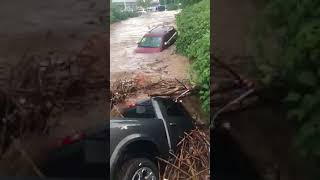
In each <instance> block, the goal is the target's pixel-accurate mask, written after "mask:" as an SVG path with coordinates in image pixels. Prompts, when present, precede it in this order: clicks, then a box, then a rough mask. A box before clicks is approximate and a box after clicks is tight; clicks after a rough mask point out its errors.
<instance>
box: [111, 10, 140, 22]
mask: <svg viewBox="0 0 320 180" xmlns="http://www.w3.org/2000/svg"><path fill="white" fill-rule="evenodd" d="M136 16H138V13H137V12H135V11H123V10H122V9H121V7H119V6H111V12H110V22H111V23H114V22H118V21H122V20H125V19H128V18H131V17H136Z"/></svg>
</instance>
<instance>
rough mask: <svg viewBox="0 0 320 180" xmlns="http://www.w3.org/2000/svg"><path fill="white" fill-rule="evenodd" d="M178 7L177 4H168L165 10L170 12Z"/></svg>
mask: <svg viewBox="0 0 320 180" xmlns="http://www.w3.org/2000/svg"><path fill="white" fill-rule="evenodd" d="M178 8H179V6H178V5H177V4H168V5H167V10H168V11H172V10H177V9H178Z"/></svg>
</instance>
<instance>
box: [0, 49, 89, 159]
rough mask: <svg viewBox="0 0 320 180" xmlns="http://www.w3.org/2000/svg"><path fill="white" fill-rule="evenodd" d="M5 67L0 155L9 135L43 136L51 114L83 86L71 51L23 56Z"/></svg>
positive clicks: (0, 95) (1, 89) (0, 104)
mask: <svg viewBox="0 0 320 180" xmlns="http://www.w3.org/2000/svg"><path fill="white" fill-rule="evenodd" d="M5 68H6V69H7V70H6V72H9V73H6V74H5V73H3V74H0V75H1V76H3V77H4V76H5V77H4V78H2V79H4V80H5V81H4V80H3V84H6V86H0V155H1V154H2V153H3V152H4V151H5V150H6V147H7V146H8V145H9V144H10V142H11V140H10V139H9V137H10V136H14V137H15V138H18V137H21V136H23V134H25V133H27V132H30V133H31V132H33V133H37V132H39V133H41V134H44V133H47V132H48V128H49V127H48V119H49V117H50V116H51V115H52V114H53V112H59V111H60V110H62V109H63V108H64V106H66V104H67V103H66V102H67V101H68V100H69V99H70V98H71V96H75V94H77V92H79V91H84V90H83V89H84V88H86V87H85V86H86V85H87V84H86V82H85V81H83V77H84V74H83V73H84V72H85V71H84V70H83V67H82V66H81V65H79V64H78V60H77V55H76V53H74V52H62V51H55V50H53V51H50V52H48V53H47V54H26V55H24V56H23V57H22V59H21V60H20V62H19V63H18V64H16V65H12V66H6V67H5ZM3 72H5V71H3ZM0 84H1V83H0ZM79 84H80V85H79ZM77 103H78V102H77ZM79 103H80V101H79Z"/></svg>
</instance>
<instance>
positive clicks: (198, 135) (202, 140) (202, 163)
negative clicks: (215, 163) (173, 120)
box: [158, 128, 210, 180]
mask: <svg viewBox="0 0 320 180" xmlns="http://www.w3.org/2000/svg"><path fill="white" fill-rule="evenodd" d="M209 137H210V135H209V130H200V129H198V128H196V129H194V130H192V131H191V132H190V133H188V134H187V133H186V135H185V137H184V138H183V139H182V140H181V141H180V142H179V144H178V147H179V148H178V151H177V153H176V154H173V153H171V157H172V158H171V159H170V160H165V159H162V158H158V159H159V160H160V161H162V162H164V163H165V167H164V173H163V174H162V175H161V179H170V180H179V179H183V180H186V179H190V180H209V179H210V140H209Z"/></svg>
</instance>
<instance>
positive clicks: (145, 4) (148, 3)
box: [137, 0, 152, 9]
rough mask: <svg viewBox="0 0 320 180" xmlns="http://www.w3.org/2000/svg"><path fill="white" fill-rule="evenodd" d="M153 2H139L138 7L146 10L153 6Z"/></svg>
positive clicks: (142, 0)
mask: <svg viewBox="0 0 320 180" xmlns="http://www.w3.org/2000/svg"><path fill="white" fill-rule="evenodd" d="M151 1H152V0H137V6H140V7H142V8H144V9H146V8H147V7H150V6H151Z"/></svg>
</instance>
